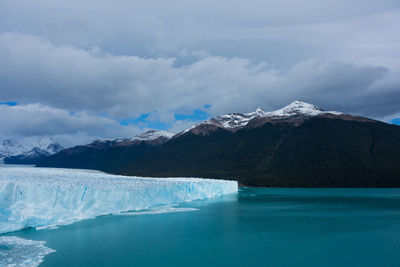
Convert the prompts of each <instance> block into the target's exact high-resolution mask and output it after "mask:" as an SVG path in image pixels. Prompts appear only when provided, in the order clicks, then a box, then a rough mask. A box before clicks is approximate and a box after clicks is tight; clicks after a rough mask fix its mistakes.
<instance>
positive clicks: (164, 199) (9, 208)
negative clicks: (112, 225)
mask: <svg viewBox="0 0 400 267" xmlns="http://www.w3.org/2000/svg"><path fill="white" fill-rule="evenodd" d="M237 190H238V184H237V182H236V181H226V180H211V179H199V178H162V179H160V178H141V177H128V176H117V175H110V174H105V173H101V172H96V171H85V170H71V169H50V168H34V167H7V168H0V233H5V232H10V231H16V230H20V229H24V228H28V227H37V226H48V225H57V224H67V223H71V222H74V221H78V220H82V219H87V218H91V217H95V216H99V215H105V214H115V213H119V212H124V211H134V210H143V209H149V208H152V207H157V206H160V205H170V204H178V203H183V202H188V201H192V200H198V199H206V198H211V197H216V196H221V195H224V194H230V193H235V192H237Z"/></svg>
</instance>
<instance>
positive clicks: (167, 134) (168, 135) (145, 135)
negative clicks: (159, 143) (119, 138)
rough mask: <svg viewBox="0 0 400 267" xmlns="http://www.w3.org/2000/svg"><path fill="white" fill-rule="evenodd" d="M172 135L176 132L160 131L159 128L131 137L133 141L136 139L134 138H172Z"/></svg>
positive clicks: (146, 139)
mask: <svg viewBox="0 0 400 267" xmlns="http://www.w3.org/2000/svg"><path fill="white" fill-rule="evenodd" d="M172 136H174V134H173V133H170V132H166V131H159V130H150V131H147V132H144V133H142V134H139V135H137V136H135V137H133V138H131V140H132V141H134V140H139V141H152V140H155V139H157V138H160V137H164V138H167V139H170V138H171V137H172Z"/></svg>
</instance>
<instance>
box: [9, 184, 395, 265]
mask: <svg viewBox="0 0 400 267" xmlns="http://www.w3.org/2000/svg"><path fill="white" fill-rule="evenodd" d="M180 207H184V208H196V209H198V210H193V211H187V212H177V213H164V214H155V215H153V214H148V215H136V216H133V215H131V216H103V217H98V218H95V219H91V220H85V221H81V222H77V223H74V224H71V225H66V226H60V227H59V228H58V229H45V230H35V229H28V230H23V231H19V232H15V233H12V234H9V235H13V236H19V237H22V238H25V239H33V240H44V241H47V244H46V246H48V247H50V248H52V249H55V250H56V252H55V253H52V254H48V255H47V256H46V257H45V260H44V262H43V263H42V264H41V265H40V266H52V267H53V266H75V267H76V266H307V267H309V266H400V189H279V188H276V189H269V188H242V189H241V190H240V192H239V193H238V194H237V195H229V196H224V197H221V198H218V199H212V200H206V201H195V202H191V203H187V204H185V205H182V206H180Z"/></svg>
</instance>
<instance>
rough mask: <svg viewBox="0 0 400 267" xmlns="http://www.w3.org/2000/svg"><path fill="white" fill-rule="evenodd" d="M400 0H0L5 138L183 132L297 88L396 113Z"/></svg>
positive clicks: (304, 95) (353, 108)
mask: <svg viewBox="0 0 400 267" xmlns="http://www.w3.org/2000/svg"><path fill="white" fill-rule="evenodd" d="M399 25H400V1H399V0H351V1H349V0H280V1H269V0H246V1H243V0H242V1H237V0H220V1H215V0H213V1H211V0H202V1H192V0H169V1H162V0H147V1H134V0H129V1H128V0H127V1H123V0H116V1H101V0H79V1H78V0H68V1H66V0H64V1H56V0H35V1H33V0H1V1H0V125H1V128H0V139H4V138H10V137H11V138H14V139H18V138H27V137H29V138H31V137H41V136H52V137H54V138H55V139H57V140H58V141H60V142H61V143H63V144H64V145H73V144H78V143H85V142H87V141H89V140H91V139H93V138H118V137H131V136H134V135H136V134H138V133H140V132H142V131H144V130H146V129H149V128H158V129H166V130H169V131H172V132H177V131H179V130H182V129H184V128H186V127H188V126H189V125H191V124H193V123H194V122H196V121H199V120H204V119H207V118H208V117H210V116H216V115H219V114H223V113H229V112H250V111H252V110H254V109H255V108H257V107H259V106H260V107H262V108H264V109H265V110H273V109H277V108H280V107H282V106H284V105H286V104H288V103H290V102H291V101H293V100H296V99H299V100H303V101H306V102H310V103H313V104H316V105H318V106H320V107H322V108H323V109H326V110H338V111H343V112H348V113H353V114H357V115H362V116H368V117H372V118H374V119H379V120H382V121H386V122H392V121H396V118H400V104H399V103H400V27H399Z"/></svg>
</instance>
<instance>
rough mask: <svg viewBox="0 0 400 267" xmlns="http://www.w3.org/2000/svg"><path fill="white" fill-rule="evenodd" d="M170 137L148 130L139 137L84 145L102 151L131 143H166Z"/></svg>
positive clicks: (166, 134) (162, 132)
mask: <svg viewBox="0 0 400 267" xmlns="http://www.w3.org/2000/svg"><path fill="white" fill-rule="evenodd" d="M172 136H174V134H173V133H170V132H166V131H159V130H149V131H146V132H144V133H141V134H139V135H136V136H134V137H132V138H123V139H98V140H94V141H93V142H90V143H89V144H87V145H85V146H87V147H92V148H98V149H102V148H105V147H110V146H114V145H117V146H125V145H131V144H133V143H138V142H149V143H153V142H154V143H164V142H166V141H168V140H169V139H170V138H171V137H172Z"/></svg>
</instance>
